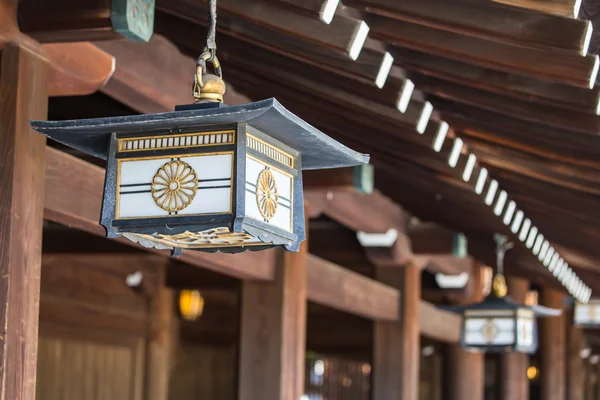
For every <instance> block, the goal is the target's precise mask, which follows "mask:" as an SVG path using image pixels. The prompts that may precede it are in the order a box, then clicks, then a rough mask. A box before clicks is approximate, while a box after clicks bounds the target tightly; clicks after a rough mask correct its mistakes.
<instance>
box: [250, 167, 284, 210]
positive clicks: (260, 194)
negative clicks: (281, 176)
mask: <svg viewBox="0 0 600 400" xmlns="http://www.w3.org/2000/svg"><path fill="white" fill-rule="evenodd" d="M256 206H257V207H258V212H259V213H260V215H262V217H263V218H264V219H265V220H266V221H269V220H271V219H273V217H274V216H275V214H276V213H277V206H279V193H278V191H277V182H276V181H275V177H274V176H273V173H272V172H271V170H269V168H268V167H265V169H263V170H262V171H260V173H259V174H258V178H257V179H256Z"/></svg>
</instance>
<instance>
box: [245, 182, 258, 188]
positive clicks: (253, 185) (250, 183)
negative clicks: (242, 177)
mask: <svg viewBox="0 0 600 400" xmlns="http://www.w3.org/2000/svg"><path fill="white" fill-rule="evenodd" d="M246 184H247V185H250V186H252V187H256V185H255V184H254V183H252V182H249V181H246Z"/></svg>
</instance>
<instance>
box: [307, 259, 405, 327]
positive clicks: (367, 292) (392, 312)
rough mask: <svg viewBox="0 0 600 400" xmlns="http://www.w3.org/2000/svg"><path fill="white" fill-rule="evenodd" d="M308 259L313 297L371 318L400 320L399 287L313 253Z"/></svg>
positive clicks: (314, 300) (309, 282)
mask: <svg viewBox="0 0 600 400" xmlns="http://www.w3.org/2000/svg"><path fill="white" fill-rule="evenodd" d="M308 259H309V263H308V270H307V273H308V275H307V276H308V278H307V279H308V288H307V290H308V292H307V296H308V299H309V300H310V301H313V302H315V303H317V304H321V305H324V306H327V307H330V308H333V309H336V310H340V311H344V312H347V313H351V314H354V315H360V316H362V317H365V318H368V319H373V320H384V321H396V320H398V316H399V308H398V307H399V304H400V300H399V294H398V291H397V290H396V289H394V288H391V287H389V286H386V285H384V284H382V283H379V282H376V281H374V280H372V279H369V278H367V277H365V276H362V275H359V274H357V273H355V272H352V271H350V270H347V269H344V268H342V267H340V266H337V265H335V264H332V263H330V262H328V261H325V260H323V259H321V258H319V257H316V256H313V255H310V256H309V257H308ZM335 288H339V289H338V290H336V289H335Z"/></svg>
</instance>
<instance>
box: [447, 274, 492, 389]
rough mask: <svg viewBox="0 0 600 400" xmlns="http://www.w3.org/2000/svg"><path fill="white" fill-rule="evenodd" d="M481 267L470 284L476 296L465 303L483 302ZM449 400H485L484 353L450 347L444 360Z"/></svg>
mask: <svg viewBox="0 0 600 400" xmlns="http://www.w3.org/2000/svg"><path fill="white" fill-rule="evenodd" d="M481 278H482V277H481V267H479V266H478V265H475V266H474V268H473V273H472V276H471V277H470V279H469V280H470V282H469V284H471V285H473V287H474V290H473V292H472V293H473V294H474V296H473V297H472V298H470V299H468V300H466V301H465V303H473V302H478V301H481V300H483V294H482V291H481V289H482V285H481ZM444 366H445V370H446V385H447V388H448V390H447V399H448V400H483V398H484V391H485V356H484V354H483V353H476V352H467V351H464V350H462V348H461V347H460V344H451V345H449V346H448V351H447V353H446V358H445V360H444Z"/></svg>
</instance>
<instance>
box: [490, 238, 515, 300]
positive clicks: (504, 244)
mask: <svg viewBox="0 0 600 400" xmlns="http://www.w3.org/2000/svg"><path fill="white" fill-rule="evenodd" d="M494 240H496V275H495V276H494V281H493V283H492V288H493V291H494V295H495V296H496V297H504V296H506V294H507V293H508V286H507V285H506V279H505V278H504V256H505V255H506V252H507V251H508V250H510V249H512V248H513V246H514V244H513V242H510V241H508V239H507V238H506V236H504V235H494Z"/></svg>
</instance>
